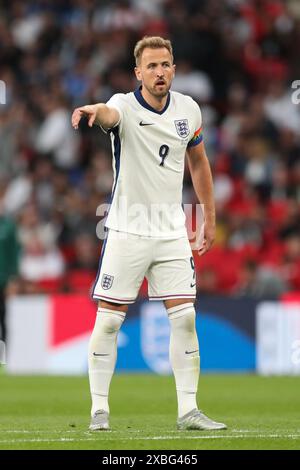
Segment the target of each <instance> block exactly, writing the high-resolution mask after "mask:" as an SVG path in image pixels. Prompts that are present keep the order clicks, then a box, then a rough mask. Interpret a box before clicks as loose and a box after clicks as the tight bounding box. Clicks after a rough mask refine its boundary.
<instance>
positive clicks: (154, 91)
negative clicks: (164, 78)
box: [144, 83, 171, 98]
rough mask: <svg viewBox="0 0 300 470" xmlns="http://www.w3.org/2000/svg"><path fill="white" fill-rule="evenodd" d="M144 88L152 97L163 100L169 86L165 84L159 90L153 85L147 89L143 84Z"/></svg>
mask: <svg viewBox="0 0 300 470" xmlns="http://www.w3.org/2000/svg"><path fill="white" fill-rule="evenodd" d="M144 87H145V88H146V90H147V91H148V92H149V93H150V94H151V95H152V96H155V98H164V97H165V96H167V94H168V93H169V90H170V88H171V84H169V85H167V84H165V85H164V86H163V87H162V88H161V89H159V87H158V86H156V85H154V86H153V87H148V86H147V85H145V83H144Z"/></svg>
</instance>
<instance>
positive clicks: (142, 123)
mask: <svg viewBox="0 0 300 470" xmlns="http://www.w3.org/2000/svg"><path fill="white" fill-rule="evenodd" d="M139 125H140V126H154V122H143V121H140V123H139Z"/></svg>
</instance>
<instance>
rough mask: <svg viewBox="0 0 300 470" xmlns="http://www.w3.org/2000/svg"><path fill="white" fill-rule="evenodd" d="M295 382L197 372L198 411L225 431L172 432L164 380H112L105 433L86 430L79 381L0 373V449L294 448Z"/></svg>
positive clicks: (299, 405) (299, 433) (298, 442)
mask: <svg viewBox="0 0 300 470" xmlns="http://www.w3.org/2000/svg"><path fill="white" fill-rule="evenodd" d="M299 390H300V377H269V378H266V377H257V376H246V375H202V376H201V378H200V386H199V396H198V401H199V404H200V407H201V408H202V409H203V411H204V412H205V413H206V414H208V415H209V416H210V417H212V418H213V419H216V420H217V421H222V422H225V423H226V424H227V425H228V430H226V431H218V432H217V431H212V432H206V431H198V432H197V431H184V432H183V431H181V432H179V431H177V430H176V395H175V387H174V382H173V378H172V377H160V376H155V375H121V374H120V375H115V377H114V378H113V382H112V386H111V399H110V408H111V420H110V424H111V427H112V431H104V432H97V433H92V432H89V431H88V424H89V407H90V398H89V388H88V379H87V377H10V376H7V375H6V374H5V373H3V372H2V373H1V375H0V449H74V450H75V449H94V450H99V449H103V450H113V449H122V450H124V449H130V450H136V449H146V450H152V449H153V450H167V449H171V450H175V449H180V450H183V449H189V450H196V449H197V450H199V449H300V421H299V412H300V393H299Z"/></svg>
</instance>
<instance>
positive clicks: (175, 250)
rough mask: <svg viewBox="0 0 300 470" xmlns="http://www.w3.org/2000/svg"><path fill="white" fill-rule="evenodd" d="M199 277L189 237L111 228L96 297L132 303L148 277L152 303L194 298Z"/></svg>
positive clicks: (105, 242) (100, 270) (103, 253)
mask: <svg viewBox="0 0 300 470" xmlns="http://www.w3.org/2000/svg"><path fill="white" fill-rule="evenodd" d="M195 276H196V274H195V269H194V259H193V255H192V251H191V247H190V244H189V241H188V239H187V237H183V238H177V239H163V238H151V237H143V236H140V235H133V234H129V233H124V232H116V231H114V230H111V229H110V230H109V231H108V235H107V237H106V239H105V241H104V242H103V247H102V252H101V256H100V261H99V269H98V274H97V278H96V281H95V285H94V289H93V294H92V296H93V299H101V300H105V301H107V302H112V303H119V304H132V303H134V301H135V299H136V297H137V295H138V292H139V289H140V287H141V284H142V282H143V279H144V277H146V278H147V280H148V295H149V300H167V299H177V298H187V299H194V298H195V297H196V277H195Z"/></svg>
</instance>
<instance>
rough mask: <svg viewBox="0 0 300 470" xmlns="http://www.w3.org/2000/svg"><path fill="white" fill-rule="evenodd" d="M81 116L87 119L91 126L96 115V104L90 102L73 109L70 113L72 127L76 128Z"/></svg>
mask: <svg viewBox="0 0 300 470" xmlns="http://www.w3.org/2000/svg"><path fill="white" fill-rule="evenodd" d="M83 116H85V117H86V118H87V119H88V124H89V126H90V127H92V126H93V124H94V122H95V119H96V116H97V106H96V105H94V104H90V105H87V106H81V107H80V108H76V109H74V111H73V114H72V127H74V129H78V124H79V122H80V119H81V118H82V117H83Z"/></svg>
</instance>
